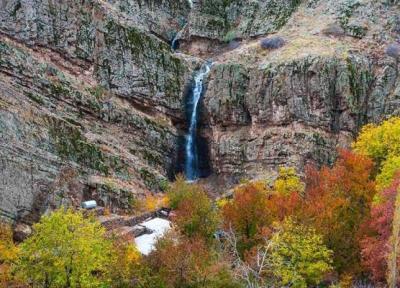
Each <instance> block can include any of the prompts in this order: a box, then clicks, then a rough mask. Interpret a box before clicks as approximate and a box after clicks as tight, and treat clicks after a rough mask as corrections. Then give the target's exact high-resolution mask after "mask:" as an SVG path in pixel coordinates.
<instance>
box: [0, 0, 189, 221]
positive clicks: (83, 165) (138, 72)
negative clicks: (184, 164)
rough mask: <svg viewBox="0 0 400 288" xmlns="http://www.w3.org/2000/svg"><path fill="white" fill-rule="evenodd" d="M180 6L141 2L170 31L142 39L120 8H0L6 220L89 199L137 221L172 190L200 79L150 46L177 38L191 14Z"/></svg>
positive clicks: (69, 4)
mask: <svg viewBox="0 0 400 288" xmlns="http://www.w3.org/2000/svg"><path fill="white" fill-rule="evenodd" d="M122 3H125V2H121V3H119V4H120V5H121V6H120V8H121V7H122V5H123V4H122ZM171 3H174V4H171V5H167V4H166V2H165V1H163V3H159V2H157V1H155V2H152V1H149V2H145V3H142V2H141V1H138V2H135V7H136V8H137V9H139V8H140V9H142V10H140V11H144V12H143V13H147V12H148V11H150V10H151V11H152V13H153V14H154V17H153V18H157V17H160V19H159V20H160V21H161V22H160V23H159V24H160V25H158V26H157V25H155V27H141V25H137V23H138V22H137V21H135V20H136V19H135V18H134V17H130V16H129V15H130V14H124V13H122V12H120V10H119V9H118V5H117V3H113V4H112V3H106V2H105V1H84V2H83V4H81V1H57V2H53V1H49V2H47V1H3V2H2V5H3V7H2V9H1V12H0V23H1V25H0V31H1V33H2V34H1V43H0V82H1V85H0V87H1V88H0V91H1V92H0V103H1V105H0V108H1V109H0V127H1V128H0V131H1V133H0V134H1V137H0V145H1V149H0V155H1V156H0V158H1V167H0V169H1V178H2V181H1V184H0V203H1V208H2V209H3V210H6V211H7V212H8V213H10V214H12V215H13V216H15V217H21V216H24V215H31V214H33V215H34V216H37V215H38V214H39V213H42V212H43V211H44V209H47V208H48V207H54V206H59V205H61V204H71V202H72V204H74V205H79V203H80V200H81V199H82V198H95V199H97V200H98V201H99V202H100V204H102V205H111V206H112V207H115V208H122V209H129V208H130V206H132V205H133V204H134V201H135V198H137V197H140V195H143V194H144V193H147V192H148V191H149V190H151V191H159V190H160V189H163V186H165V185H164V183H165V181H166V179H167V177H168V176H170V175H169V174H170V173H171V171H172V169H171V167H173V166H174V165H175V158H176V155H177V147H178V145H177V142H178V131H177V129H176V128H175V126H174V125H173V122H174V123H175V122H183V113H182V111H183V108H182V105H183V104H182V103H181V102H182V101H181V99H182V98H183V93H184V89H185V85H186V83H189V82H190V77H191V76H190V69H191V68H190V67H191V66H190V65H187V64H185V61H186V60H185V59H183V58H182V57H181V58H180V57H177V56H174V55H172V53H171V50H170V47H169V45H168V43H166V42H165V41H164V40H161V39H160V38H158V37H156V36H153V35H152V34H153V32H157V33H159V34H165V33H166V32H165V31H166V30H168V29H171V31H173V30H174V29H176V25H177V24H176V19H175V18H176V15H177V13H178V14H179V15H181V17H184V15H185V14H184V13H185V11H187V10H188V9H187V8H188V4H187V2H185V1H182V2H181V3H183V4H180V5H181V6H182V7H184V9H183V8H182V7H180V6H179V5H177V3H178V2H176V1H171ZM130 4H134V3H133V2H132V3H131V2H130ZM184 4H185V5H184ZM138 7H139V8H138ZM166 9H176V10H166ZM146 11H147V12H146ZM131 12H132V13H133V12H134V11H131ZM132 15H133V16H135V17H137V15H136V14H135V13H133V14H132ZM146 15H147V14H146ZM160 15H161V16H160ZM167 16H168V17H169V22H171V26H167V24H168V23H166V20H165V18H166V17H167ZM141 21H142V22H143V23H145V22H146V21H145V19H141ZM153 26H154V25H153ZM152 29H154V30H152ZM165 38H167V35H166V34H165ZM68 171H69V172H68ZM71 171H72V172H71ZM66 172H68V173H66ZM71 175H72V176H71ZM71 186H72V188H73V189H72V188H71ZM32 207H33V209H32ZM35 209H36V210H35Z"/></svg>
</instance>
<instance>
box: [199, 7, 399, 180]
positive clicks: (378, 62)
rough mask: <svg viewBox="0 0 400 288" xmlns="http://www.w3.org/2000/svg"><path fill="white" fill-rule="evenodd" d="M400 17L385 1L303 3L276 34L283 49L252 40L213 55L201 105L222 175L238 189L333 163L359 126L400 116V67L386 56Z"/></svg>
mask: <svg viewBox="0 0 400 288" xmlns="http://www.w3.org/2000/svg"><path fill="white" fill-rule="evenodd" d="M372 11H374V12H373V13H372ZM395 11H397V12H395ZM399 11H400V10H399V5H398V3H393V2H392V3H391V2H388V1H378V2H376V1H375V2H372V1H339V2H335V3H329V1H313V2H309V3H302V4H301V5H300V6H299V7H298V8H297V10H296V11H295V12H293V14H292V15H291V17H290V18H289V19H288V20H287V24H286V25H284V26H283V27H282V28H281V29H279V30H278V31H277V33H276V35H279V36H280V37H282V38H283V39H284V40H285V41H286V44H285V46H284V47H282V48H280V49H277V50H274V51H272V50H263V49H262V48H260V46H259V45H258V41H252V40H249V41H243V42H242V43H241V46H239V47H237V48H235V49H234V50H232V51H228V52H226V53H224V54H223V55H218V56H216V57H215V65H214V68H213V72H212V74H211V76H210V78H209V82H208V89H207V94H206V96H205V99H204V107H205V108H204V110H205V113H204V122H205V128H204V134H206V135H208V138H209V139H210V145H209V146H210V150H211V161H212V163H213V167H214V171H215V173H217V174H218V175H220V176H226V178H227V179H229V180H234V181H237V180H239V179H240V178H242V177H255V175H259V176H262V175H264V174H265V172H266V170H267V171H269V172H272V173H273V171H276V167H277V166H279V165H284V166H288V165H289V166H295V167H299V168H300V171H301V167H304V165H306V164H307V163H308V162H313V163H317V164H320V165H321V164H326V163H331V162H332V161H333V160H334V158H335V155H336V154H335V151H336V149H337V148H338V147H346V146H348V145H349V144H350V143H351V141H352V139H353V137H354V136H355V135H356V133H357V132H358V130H359V128H360V127H361V126H362V125H364V124H366V123H368V122H375V121H380V120H381V119H382V118H385V117H388V116H389V115H398V114H400V106H399V103H400V102H399V99H400V98H399V96H400V94H399V92H400V83H399V77H398V76H399V75H398V69H399V67H396V61H395V60H394V59H391V58H390V57H388V56H387V55H385V52H384V49H385V47H386V43H387V42H389V43H390V42H391V41H396V39H399V36H400V35H399V26H398V25H399V23H398V20H399V19H398V15H396V13H398V12H399ZM378 19H379V20H378ZM332 27H334V28H332ZM332 30H335V31H333V32H334V33H333V32H332Z"/></svg>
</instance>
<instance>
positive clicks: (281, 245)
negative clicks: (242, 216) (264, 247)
mask: <svg viewBox="0 0 400 288" xmlns="http://www.w3.org/2000/svg"><path fill="white" fill-rule="evenodd" d="M276 229H277V230H276V232H275V233H274V234H273V235H272V238H271V256H270V258H271V259H270V262H271V268H272V271H273V274H274V275H275V276H276V277H277V278H278V279H279V280H280V286H281V287H282V286H285V287H286V286H290V287H304V288H305V287H310V286H312V285H316V284H318V283H319V282H320V281H321V280H322V278H323V276H324V275H325V273H326V272H328V271H329V270H331V262H332V260H331V257H332V251H331V250H329V249H328V248H327V247H326V246H325V244H324V243H323V239H322V236H321V235H319V234H317V232H316V231H315V229H314V228H309V227H306V226H304V225H301V224H299V223H296V222H295V221H294V220H292V219H291V218H287V219H286V220H285V221H284V222H283V223H282V224H280V225H279V226H278V227H277V228H276Z"/></svg>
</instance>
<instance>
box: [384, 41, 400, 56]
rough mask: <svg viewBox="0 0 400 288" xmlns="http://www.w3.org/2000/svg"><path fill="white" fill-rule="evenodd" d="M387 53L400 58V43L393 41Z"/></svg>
mask: <svg viewBox="0 0 400 288" xmlns="http://www.w3.org/2000/svg"><path fill="white" fill-rule="evenodd" d="M386 54H387V55H388V56H390V57H393V58H395V59H396V60H398V59H399V58H400V44H398V43H392V44H389V45H388V46H387V48H386Z"/></svg>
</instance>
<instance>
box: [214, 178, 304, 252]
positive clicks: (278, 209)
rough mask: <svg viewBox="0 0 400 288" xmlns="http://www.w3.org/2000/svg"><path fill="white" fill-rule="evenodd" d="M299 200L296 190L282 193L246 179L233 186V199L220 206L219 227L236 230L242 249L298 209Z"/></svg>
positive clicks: (261, 182)
mask: <svg viewBox="0 0 400 288" xmlns="http://www.w3.org/2000/svg"><path fill="white" fill-rule="evenodd" d="M286 187H288V186H286ZM296 190H297V189H296ZM301 202H302V200H301V196H300V194H299V193H298V192H297V191H294V192H289V190H287V191H285V192H284V193H282V192H279V191H274V190H271V189H270V188H269V187H267V185H266V183H265V182H263V181H252V182H248V183H246V184H242V185H239V186H238V187H236V189H235V190H234V194H233V199H232V200H230V201H228V202H227V203H226V204H225V205H223V207H222V216H223V226H224V229H225V231H228V230H229V229H232V230H233V231H234V233H236V236H237V238H238V239H239V243H240V245H239V246H240V250H241V251H242V252H243V251H245V250H249V249H250V248H251V247H253V246H255V245H256V244H257V243H258V242H260V240H262V239H263V238H264V236H265V234H266V233H267V234H268V233H269V230H270V228H271V225H272V223H273V222H274V221H282V220H283V219H284V218H285V217H286V216H288V215H292V214H294V213H295V211H297V210H298V209H300V208H301V205H300V204H301Z"/></svg>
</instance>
